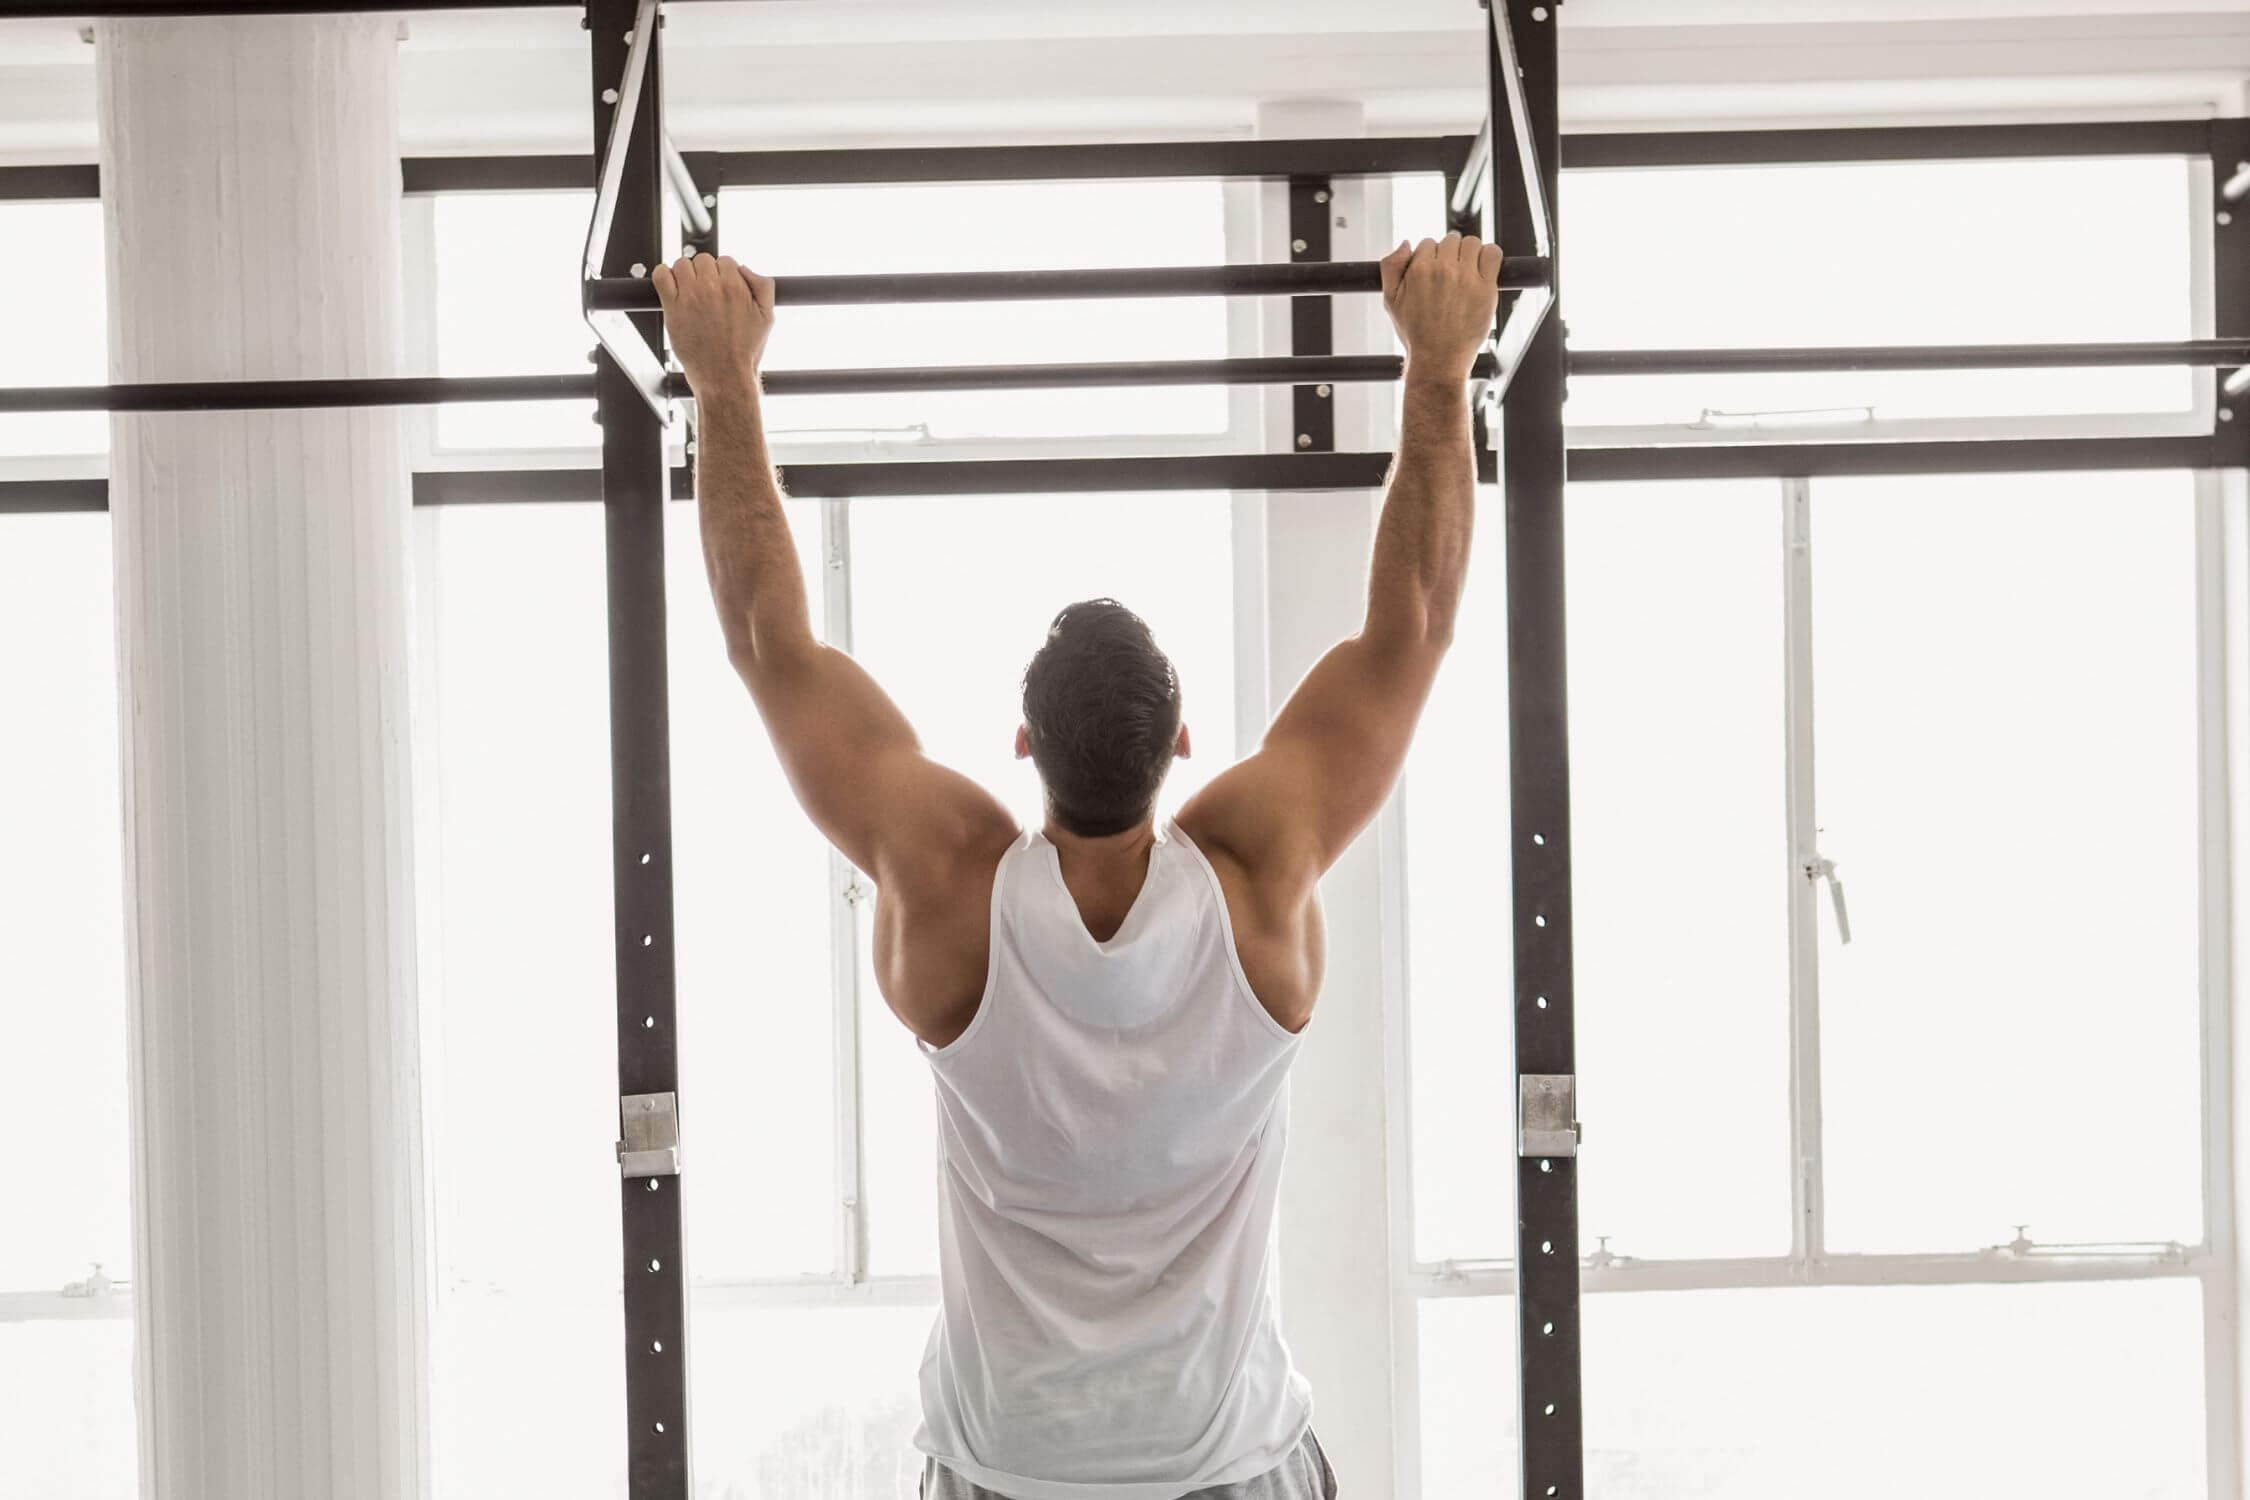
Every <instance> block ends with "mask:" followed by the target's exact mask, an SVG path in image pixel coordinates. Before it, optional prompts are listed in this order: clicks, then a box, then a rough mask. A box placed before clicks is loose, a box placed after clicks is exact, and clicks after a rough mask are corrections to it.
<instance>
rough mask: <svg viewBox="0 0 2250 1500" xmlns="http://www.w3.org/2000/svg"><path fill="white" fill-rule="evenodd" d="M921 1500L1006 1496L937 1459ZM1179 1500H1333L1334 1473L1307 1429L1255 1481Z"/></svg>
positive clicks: (927, 1464) (926, 1471)
mask: <svg viewBox="0 0 2250 1500" xmlns="http://www.w3.org/2000/svg"><path fill="white" fill-rule="evenodd" d="M922 1500H1008V1497H1007V1496H1005V1495H1000V1494H996V1493H994V1492H993V1491H991V1490H987V1489H980V1488H979V1487H977V1486H976V1485H973V1484H971V1483H969V1481H967V1480H966V1479H963V1478H962V1477H961V1476H960V1475H958V1474H956V1473H954V1472H953V1471H952V1470H951V1469H949V1468H947V1467H946V1466H945V1465H944V1464H941V1463H939V1462H938V1461H937V1460H936V1459H934V1458H932V1459H927V1460H925V1461H924V1462H923V1465H922ZM1181 1500H1336V1471H1335V1470H1333V1469H1331V1468H1329V1467H1328V1455H1327V1454H1325V1453H1323V1452H1321V1451H1320V1439H1318V1438H1316V1437H1314V1436H1313V1435H1312V1430H1311V1429H1310V1428H1307V1429H1306V1431H1305V1440H1304V1441H1303V1442H1301V1443H1299V1444H1298V1445H1297V1449H1296V1451H1295V1452H1294V1453H1291V1454H1290V1455H1289V1456H1288V1457H1287V1458H1285V1459H1283V1460H1282V1461H1281V1462H1280V1464H1278V1465H1277V1466H1275V1467H1274V1468H1271V1469H1268V1470H1267V1471H1266V1472H1265V1473H1263V1474H1260V1475H1259V1476H1258V1477H1257V1478H1255V1479H1242V1480H1237V1481H1236V1482H1235V1483H1233V1484H1215V1485H1212V1486H1211V1487H1210V1488H1209V1489H1202V1490H1196V1491H1194V1492H1193V1493H1191V1494H1188V1495H1185V1496H1183V1497H1181Z"/></svg>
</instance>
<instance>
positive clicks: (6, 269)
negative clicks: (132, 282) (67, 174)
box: [0, 203, 109, 458]
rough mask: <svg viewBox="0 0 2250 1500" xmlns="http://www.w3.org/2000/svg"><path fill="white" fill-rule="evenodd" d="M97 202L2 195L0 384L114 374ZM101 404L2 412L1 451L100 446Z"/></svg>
mask: <svg viewBox="0 0 2250 1500" xmlns="http://www.w3.org/2000/svg"><path fill="white" fill-rule="evenodd" d="M106 295H107V294H106V292H105V290H104V288H103V284H102V206H101V205H100V204H99V203H0V327H5V328H6V329H7V330H8V337H7V338H5V339H0V386H11V385H19V386H20V385H100V384H102V383H103V382H104V381H106V380H108V379H109V314H108V304H107V300H106ZM108 448H109V417H108V414H107V413H104V412H98V411H79V412H23V413H10V414H0V458H22V457H27V456H31V455H42V456H44V455H70V454H82V453H103V452H106V451H108Z"/></svg>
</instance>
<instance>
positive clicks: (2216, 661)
mask: <svg viewBox="0 0 2250 1500" xmlns="http://www.w3.org/2000/svg"><path fill="white" fill-rule="evenodd" d="M2223 485H2224V481H2223V480H2222V477H2221V476H2220V475H2219V474H2217V473H2215V472H2212V471H2208V470H2206V471H2204V472H2202V473H2199V474H2197V475H2196V478H2195V558H2196V582H2195V597H2196V610H2195V638H2196V700H2197V710H2196V712H2197V719H2198V724H2199V733H2198V735H2197V748H2196V760H2197V782H2198V786H2197V806H2198V809H2199V811H2200V813H2201V820H2200V829H2199V835H2198V840H2197V842H2198V863H2199V866H2200V870H2199V874H2200V889H2201V906H2202V911H2201V913H2200V921H2199V929H2200V939H2201V949H2202V953H2201V962H2200V966H2199V967H2200V970H2201V979H2202V983H2201V1000H2202V1028H2201V1029H2202V1037H2201V1042H2202V1054H2203V1056H2202V1061H2203V1240H2204V1243H2205V1244H2206V1245H2207V1246H2209V1247H2210V1251H2211V1255H2212V1259H2213V1261H2214V1262H2215V1270H2214V1272H2213V1274H2212V1275H2211V1276H2210V1278H2209V1279H2208V1280H2206V1281H2205V1283H2204V1294H2203V1365H2204V1377H2203V1381H2204V1384H2203V1408H2204V1429H2205V1434H2206V1442H2207V1449H2206V1453H2207V1456H2206V1460H2205V1469H2206V1473H2207V1474H2208V1476H2209V1484H2210V1493H2211V1495H2212V1496H2213V1497H2214V1500H2217V1497H2220V1496H2233V1495H2239V1494H2240V1493H2241V1492H2242V1433H2241V1425H2240V1421H2239V1395H2240V1390H2241V1377H2240V1368H2239V1360H2240V1329H2239V1319H2238V1317H2237V1305H2238V1302H2239V1300H2240V1285H2241V1283H2240V1276H2239V1273H2238V1271H2237V1267H2236V1262H2235V1245H2236V1232H2235V1192H2234V1166H2235V1160H2234V1158H2235V1151H2234V1128H2235V1121H2234V1065H2235V1059H2234V983H2233V980H2234V887H2233V857H2232V856H2233V849H2232V824H2233V791H2234V789H2233V787H2232V786H2231V785H2230V763H2229V759H2228V757H2229V754H2230V752H2231V750H2232V745H2231V735H2230V729H2231V725H2230V723H2229V718H2230V714H2229V709H2230V701H2229V700H2230V691H2229V690H2230V688H2232V687H2234V686H2235V685H2236V683H2237V681H2238V680H2239V674H2240V665H2241V664H2240V663H2237V662H2230V661H2229V659H2228V650H2227V644H2228V640H2229V634H2228V631H2229V621H2228V616H2229V612H2230V611H2229V602H2230V601H2229V598H2228V593H2229V589H2228V585H2229V579H2228V577H2227V526H2226V510H2225V503H2226V502H2225V495H2224V490H2223Z"/></svg>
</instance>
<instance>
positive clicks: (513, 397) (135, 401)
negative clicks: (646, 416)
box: [0, 267, 2250, 413]
mask: <svg viewBox="0 0 2250 1500" xmlns="http://www.w3.org/2000/svg"><path fill="white" fill-rule="evenodd" d="M1280 269H1287V268H1286V267H1282V268H1280ZM605 284H611V283H605ZM615 284H621V285H628V286H633V285H645V283H639V282H632V281H626V282H622V283H615ZM2165 365H2173V366H2190V367H2204V368H2207V367H2218V368H2232V367H2238V366H2250V338H2235V339H2191V340H2186V341H2183V342H2179V343H2123V344H1958V345H1946V344H1928V345H1898V346H1884V345H1876V346H1872V347H1859V348H1840V349H1819V348H1804V349H1581V350H1578V351H1576V352H1575V353H1573V354H1571V355H1570V357H1569V367H1570V373H1571V374H1573V375H1613V376H1632V375H1690V374H1756V373H1775V372H1798V373H1813V372H1820V371H1870V370H2002V369H2011V370H2040V369H2097V368H2108V367H2115V366H2165ZM1497 369H1498V361H1497V360H1496V359H1495V357H1494V356H1493V355H1491V354H1485V355H1483V356H1481V357H1480V358H1479V359H1478V360H1477V362H1476V365H1475V366H1474V368H1473V369H1472V370H1471V371H1470V377H1471V378H1472V379H1474V380H1480V381H1481V380H1490V379H1492V378H1494V376H1495V374H1496V372H1497ZM1403 372H1404V361H1403V360H1402V359H1401V358H1400V357H1399V356H1398V355H1395V354H1330V355H1272V356H1266V357H1261V358H1251V359H1151V360H1113V361H1095V362H1089V363H1084V364H1061V365H902V366H897V367H892V368H880V367H878V368H869V369H858V370H770V371H768V372H767V373H766V376H765V390H766V393H767V394H768V395H772V396H844V395H876V394H882V393H888V392H898V391H1029V390H1081V389H1098V388H1104V387H1108V388H1123V387H1128V386H1187V385H1322V384H1326V385H1351V384H1359V383H1365V382H1372V381H1390V380H1397V379H1398V378H1399V377H1400V375H1401V374H1402V373H1403ZM594 386H595V381H594V377H593V375H592V374H590V373H589V374H584V375H474V376H402V377H396V378H389V379H363V380H241V381H182V382H173V383H167V384H142V385H77V386H23V387H13V388H10V387H0V413H5V412H64V411H258V410H278V409H283V408H292V407H322V406H430V405H438V404H445V403H455V402H464V403H465V402H485V401H591V400H593V399H594ZM664 392H665V394H666V395H667V396H669V397H671V398H672V399H674V400H684V399H686V398H687V396H688V388H687V382H686V380H685V378H684V377H682V376H680V375H677V374H673V375H670V376H668V377H667V378H666V380H665V383H664Z"/></svg>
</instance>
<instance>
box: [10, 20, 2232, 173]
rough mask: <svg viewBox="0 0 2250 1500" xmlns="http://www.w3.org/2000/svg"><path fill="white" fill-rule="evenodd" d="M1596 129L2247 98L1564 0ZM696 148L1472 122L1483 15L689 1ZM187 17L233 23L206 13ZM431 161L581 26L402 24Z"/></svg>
mask: <svg viewBox="0 0 2250 1500" xmlns="http://www.w3.org/2000/svg"><path fill="white" fill-rule="evenodd" d="M1559 13H1560V19H1561V23H1562V27H1563V30H1562V35H1561V41H1560V45H1561V48H1562V57H1563V79H1564V95H1563V110H1564V116H1565V118H1566V120H1567V121H1569V122H1570V123H1572V124H1573V125H1574V126H1575V127H1576V128H1582V129H1583V128H1601V127H1604V126H1641V125H1650V124H1716V123H1732V122H1738V121H1742V122H1755V121H1779V120H1790V121H1800V122H1805V121H1828V120H1841V119H1860V118H1871V117H1872V118H1886V119H1891V118H1895V119H1916V118H1946V119H1979V118H1994V117H2008V116H2021V115H2031V116H2039V117H2061V116H2084V115H2116V114H2127V115H2145V114H2208V113H2211V112H2213V111H2214V110H2215V109H2216V110H2231V109H2237V108H2240V107H2241V103H2242V100H2241V95H2240V87H2241V84H2242V82H2243V80H2245V79H2250V4H2245V3H2244V0H2160V3H2133V0H1568V3H1567V4H1564V5H1562V6H1560V7H1559ZM669 17H670V19H669V24H668V25H667V28H666V31H665V39H666V43H667V62H666V66H667V86H668V91H669V97H668V114H669V116H670V120H671V126H672V131H673V134H674V136H675V138H677V139H678V140H679V142H680V144H681V145H683V146H686V147H689V148H691V149H692V148H695V147H702V146H727V147H755V146H759V145H780V144H821V143H833V144H857V143H887V144H896V143H898V142H901V141H918V142H927V143H937V142H950V141H964V140H978V139H1025V138H1032V139H1042V138H1045V139H1085V138H1099V137H1109V138H1113V139H1114V138H1132V137H1140V138H1155V137H1165V136H1201V135H1228V134H1241V133H1246V132H1247V131H1248V129H1249V128H1250V122H1251V120H1252V119H1253V117H1254V112H1255V109H1256V106H1257V105H1258V104H1259V103H1260V102H1261V101H1267V100H1275V99H1325V98H1348V99H1355V100H1359V101H1361V102H1362V103H1364V105H1365V107H1366V110H1367V117H1368V121H1369V125H1370V128H1371V129H1374V130H1377V131H1385V130H1440V129H1456V130H1465V129H1468V128H1471V127H1472V126H1473V125H1474V123H1475V121H1476V120H1477V119H1478V118H1479V117H1481V115H1482V112H1483V93H1482V91H1483V59H1482V55H1481V43H1480V38H1479V30H1478V28H1479V26H1480V25H1481V23H1482V12H1481V11H1480V10H1479V9H1478V7H1477V6H1476V5H1475V4H1474V3H1473V0H946V3H943V4H933V3H928V0H758V3H696V4H680V5H674V6H672V7H671V8H670V11H669ZM191 24H225V23H209V22H197V23H191ZM78 33H79V28H78V26H77V25H75V24H73V23H65V22H0V158H6V159H15V160H52V159H72V158H76V159H84V158H87V157H89V156H91V154H92V151H93V146H94V117H93V110H94V99H93V76H92V74H93V70H92V66H91V58H92V49H91V48H89V47H87V46H86V45H85V44H84V43H82V42H81V41H80V39H79V34H78ZM406 33H407V38H408V39H407V41H406V44H405V46H404V48H403V49H402V61H401V67H402V69H403V70H404V86H405V94H404V103H403V108H402V115H401V129H402V132H403V134H404V136H405V138H406V144H407V148H408V149H409V150H411V151H418V152H419V151H447V150H584V149H586V136H587V113H588V110H587V103H586V94H587V83H586V78H585V73H584V68H585V37H584V34H583V33H582V32H581V31H580V30H579V26H578V20H577V11H576V10H575V9H556V10H551V11H484V12H449V13H442V14H424V15H416V16H413V17H410V18H408V19H407V22H406Z"/></svg>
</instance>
